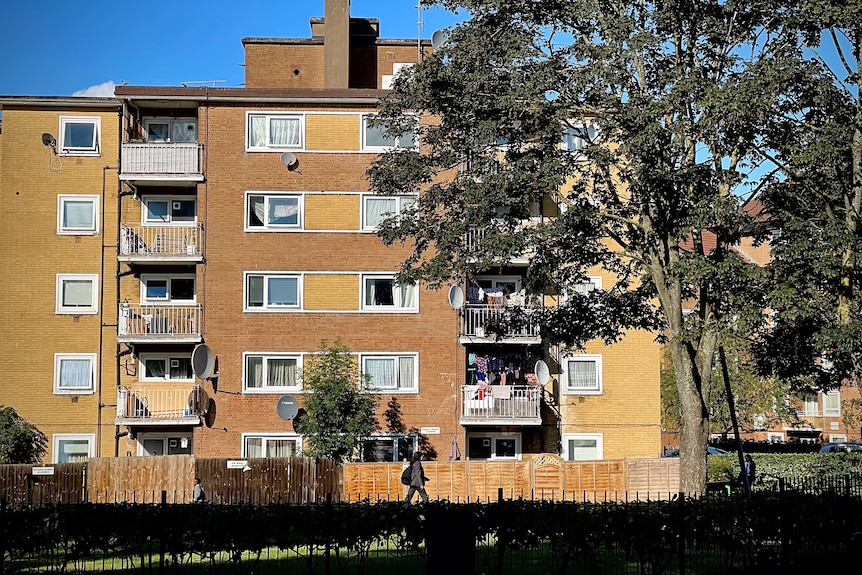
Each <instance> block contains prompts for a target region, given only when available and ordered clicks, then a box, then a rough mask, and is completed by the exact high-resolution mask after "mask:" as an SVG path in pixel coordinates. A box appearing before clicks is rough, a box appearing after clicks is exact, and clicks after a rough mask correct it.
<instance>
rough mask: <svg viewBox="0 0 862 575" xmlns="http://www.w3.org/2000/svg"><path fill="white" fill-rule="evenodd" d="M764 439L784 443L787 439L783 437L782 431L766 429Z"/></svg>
mask: <svg viewBox="0 0 862 575" xmlns="http://www.w3.org/2000/svg"><path fill="white" fill-rule="evenodd" d="M766 441H768V442H770V443H784V442H785V441H787V440H786V439H785V437H784V432H782V431H767V432H766Z"/></svg>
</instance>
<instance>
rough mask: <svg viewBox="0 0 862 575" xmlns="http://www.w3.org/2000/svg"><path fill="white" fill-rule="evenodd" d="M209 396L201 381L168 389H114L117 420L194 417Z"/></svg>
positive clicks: (205, 404) (195, 417)
mask: <svg viewBox="0 0 862 575" xmlns="http://www.w3.org/2000/svg"><path fill="white" fill-rule="evenodd" d="M208 403H209V398H208V397H207V395H206V392H204V391H203V389H201V386H200V385H197V384H187V385H179V384H178V385H177V386H176V387H171V388H170V389H159V388H156V387H155V386H153V387H147V386H142V387H139V388H136V389H128V388H125V387H124V388H121V389H120V390H119V391H117V421H118V422H126V423H128V422H130V420H134V422H138V423H140V422H145V421H152V422H156V421H162V422H163V421H165V420H178V421H183V420H187V418H194V419H197V418H199V417H200V416H202V415H204V414H205V413H206V410H207V406H208Z"/></svg>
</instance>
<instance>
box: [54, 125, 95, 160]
mask: <svg viewBox="0 0 862 575" xmlns="http://www.w3.org/2000/svg"><path fill="white" fill-rule="evenodd" d="M67 124H93V143H92V145H90V146H86V147H71V146H67V145H66V125H67ZM59 140H60V141H59V143H58V144H57V153H58V154H59V155H61V156H95V157H98V156H100V155H101V152H100V150H99V148H100V145H101V140H102V119H101V118H99V117H98V116H60V137H59Z"/></svg>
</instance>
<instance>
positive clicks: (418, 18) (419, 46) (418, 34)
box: [416, 3, 425, 62]
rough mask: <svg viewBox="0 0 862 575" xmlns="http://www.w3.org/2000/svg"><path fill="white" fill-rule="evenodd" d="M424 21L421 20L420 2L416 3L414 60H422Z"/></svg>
mask: <svg viewBox="0 0 862 575" xmlns="http://www.w3.org/2000/svg"><path fill="white" fill-rule="evenodd" d="M424 26H425V22H424V21H423V20H422V4H420V3H417V4H416V61H417V62H421V61H422V28H423V27H424Z"/></svg>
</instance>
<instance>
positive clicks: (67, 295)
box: [56, 274, 99, 315]
mask: <svg viewBox="0 0 862 575" xmlns="http://www.w3.org/2000/svg"><path fill="white" fill-rule="evenodd" d="M98 282H99V276H98V275H96V274H57V310H56V311H57V313H58V314H71V315H84V314H90V315H92V314H95V313H96V311H97V309H96V308H97V304H96V284H97V283H98Z"/></svg>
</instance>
